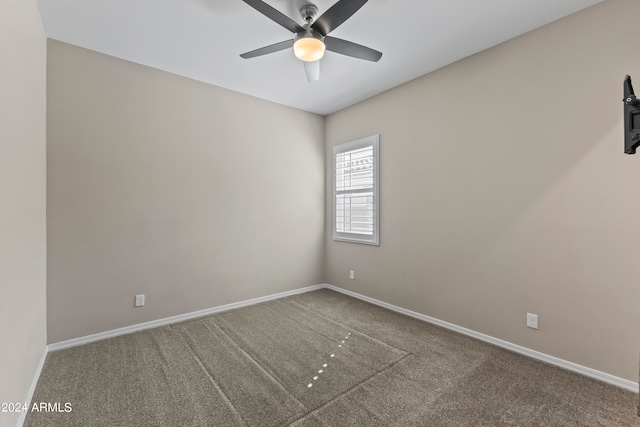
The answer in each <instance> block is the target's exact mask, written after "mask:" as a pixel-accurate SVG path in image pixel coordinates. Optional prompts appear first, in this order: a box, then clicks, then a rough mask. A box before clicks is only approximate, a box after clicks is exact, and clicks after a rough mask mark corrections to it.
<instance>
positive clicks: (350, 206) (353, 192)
mask: <svg viewBox="0 0 640 427" xmlns="http://www.w3.org/2000/svg"><path fill="white" fill-rule="evenodd" d="M378 140H379V136H378V135H373V136H370V137H367V138H363V139H359V140H357V141H353V142H347V143H346V144H341V145H336V146H335V147H333V240H342V241H346V242H355V243H366V244H369V245H379V244H380V243H379V239H378V230H379V221H378V203H379V200H380V198H379V196H378Z"/></svg>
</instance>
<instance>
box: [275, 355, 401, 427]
mask: <svg viewBox="0 0 640 427" xmlns="http://www.w3.org/2000/svg"><path fill="white" fill-rule="evenodd" d="M409 356H413V353H407V352H405V354H404V355H403V356H402V357H400V358H398V359H396V360H395V361H393V362H392V363H390V364H389V365H387V366H385V367H384V368H383V369H382V370H380V371H378V372H376V373H375V374H373V375H371V376H370V377H368V378H365V379H364V380H362V381H360V382H359V383H357V384H354V385H353V386H352V387H350V388H348V389H347V390H345V391H343V392H342V393H340V394H339V395H338V396H335V397H334V398H333V399H331V400H328V401H327V402H325V403H323V404H322V405H320V406H318V407H317V408H315V409H313V410H311V411H309V412H307V413H306V414H304V415H303V416H301V417H300V418H298V419H296V420H294V421H291V422H290V423H289V424H281V425H280V427H287V426H291V425H293V424H294V423H297V422H298V421H302V420H304V419H306V418H308V417H310V416H312V415H314V414H316V413H317V412H319V411H320V410H322V409H324V408H326V407H327V406H329V405H331V404H332V403H334V402H336V401H337V400H338V399H341V398H343V397H344V396H346V395H348V394H350V393H352V392H354V391H355V390H357V389H358V388H360V387H361V386H363V385H365V384H367V383H368V382H371V381H373V380H374V379H375V378H377V377H379V376H380V375H382V374H384V373H385V372H387V371H388V370H390V369H391V368H393V367H394V366H396V365H397V364H398V363H400V362H402V361H403V360H404V359H406V358H407V357H409Z"/></svg>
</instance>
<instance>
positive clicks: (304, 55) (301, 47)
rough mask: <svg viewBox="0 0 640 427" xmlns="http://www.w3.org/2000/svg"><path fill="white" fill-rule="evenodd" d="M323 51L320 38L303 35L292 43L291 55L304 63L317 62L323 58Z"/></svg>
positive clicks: (312, 35) (322, 43)
mask: <svg viewBox="0 0 640 427" xmlns="http://www.w3.org/2000/svg"><path fill="white" fill-rule="evenodd" d="M324 50H325V46H324V42H323V41H322V38H321V37H320V36H317V35H315V34H313V33H311V34H308V33H307V34H303V35H302V36H299V37H298V38H296V41H295V43H293V53H294V54H295V55H296V58H298V59H299V60H301V61H305V62H313V61H318V60H319V59H320V58H322V57H323V56H324Z"/></svg>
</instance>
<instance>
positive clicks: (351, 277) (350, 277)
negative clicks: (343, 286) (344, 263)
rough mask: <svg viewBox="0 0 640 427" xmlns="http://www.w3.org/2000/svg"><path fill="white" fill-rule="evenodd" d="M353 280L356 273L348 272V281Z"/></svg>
mask: <svg viewBox="0 0 640 427" xmlns="http://www.w3.org/2000/svg"><path fill="white" fill-rule="evenodd" d="M355 278H356V272H355V271H353V270H349V279H351V280H355Z"/></svg>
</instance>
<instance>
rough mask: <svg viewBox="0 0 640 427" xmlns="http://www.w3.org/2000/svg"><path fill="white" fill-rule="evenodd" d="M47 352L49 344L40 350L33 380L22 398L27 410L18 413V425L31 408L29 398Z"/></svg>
mask: <svg viewBox="0 0 640 427" xmlns="http://www.w3.org/2000/svg"><path fill="white" fill-rule="evenodd" d="M48 353H49V346H45V347H44V350H43V351H42V356H41V357H40V362H39V363H38V367H37V368H36V373H35V374H34V375H33V380H32V381H31V386H30V387H29V391H28V392H27V397H26V398H25V399H24V402H25V403H26V404H27V408H28V409H27V411H22V412H21V413H20V418H18V424H17V426H18V427H22V425H23V424H24V420H25V419H26V418H27V413H28V412H29V410H30V409H31V399H33V393H34V392H35V391H36V386H37V385H38V380H39V379H40V374H41V373H42V367H43V366H44V361H45V360H46V359H47V354H48Z"/></svg>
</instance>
